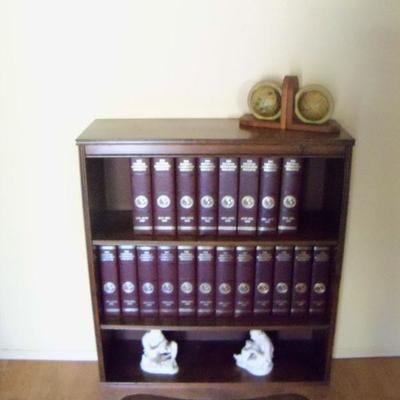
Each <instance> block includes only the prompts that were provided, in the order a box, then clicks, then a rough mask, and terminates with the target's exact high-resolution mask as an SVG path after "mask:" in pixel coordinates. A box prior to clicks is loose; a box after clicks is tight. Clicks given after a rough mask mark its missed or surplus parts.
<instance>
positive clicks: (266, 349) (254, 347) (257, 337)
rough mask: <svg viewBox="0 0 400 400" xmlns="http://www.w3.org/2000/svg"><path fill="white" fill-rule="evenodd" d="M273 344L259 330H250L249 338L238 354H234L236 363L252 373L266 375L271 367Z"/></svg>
mask: <svg viewBox="0 0 400 400" xmlns="http://www.w3.org/2000/svg"><path fill="white" fill-rule="evenodd" d="M273 354H274V346H273V344H272V342H271V339H270V338H269V337H268V336H267V335H266V334H265V332H263V331H260V330H251V331H250V340H246V344H245V346H244V347H243V349H242V351H241V353H240V354H234V355H233V357H234V358H235V360H236V365H237V366H238V367H240V368H243V369H245V370H246V371H248V372H250V373H251V374H252V375H256V376H264V375H268V374H269V373H270V372H271V371H272V368H273V363H272V357H273Z"/></svg>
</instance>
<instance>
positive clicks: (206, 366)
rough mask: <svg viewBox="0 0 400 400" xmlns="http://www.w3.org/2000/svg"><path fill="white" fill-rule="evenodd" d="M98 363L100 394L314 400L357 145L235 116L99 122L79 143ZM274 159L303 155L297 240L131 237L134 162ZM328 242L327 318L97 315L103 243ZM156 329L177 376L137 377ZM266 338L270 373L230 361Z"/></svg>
mask: <svg viewBox="0 0 400 400" xmlns="http://www.w3.org/2000/svg"><path fill="white" fill-rule="evenodd" d="M77 144H78V145H79V153H80V168H81V180H82V196H83V208H84V218H85V231H86V243H87V254H88V266H89V275H90V285H91V297H92V306H93V316H94V323H95V331H96V341H97V352H98V360H99V361H98V365H99V373H100V380H101V385H102V388H103V393H104V398H106V399H119V398H123V397H125V396H129V395H132V394H136V393H147V394H159V395H169V396H171V397H172V396H174V397H182V398H240V397H242V398H250V397H258V396H263V395H267V394H274V393H293V392H296V393H299V394H304V395H307V390H309V388H310V387H312V388H313V390H314V392H313V393H315V388H316V387H318V390H320V391H321V396H322V395H323V393H324V390H325V389H326V388H327V383H329V377H330V369H331V359H332V347H333V340H334V333H335V322H336V311H337V302H338V293H339V285H340V278H341V269H342V258H343V246H344V238H345V227H346V214H347V201H348V192H349V181H350V166H351V154H352V147H353V145H354V140H353V138H352V137H351V136H349V135H348V134H347V133H346V132H345V131H344V130H341V132H340V133H339V134H316V133H310V132H299V131H297V132H294V131H280V130H269V131H261V130H257V129H252V130H243V129H240V128H239V123H238V120H237V119H165V120H145V119H135V120H128V119H127V120H96V121H94V122H93V123H92V124H91V125H90V126H89V127H88V128H87V129H86V130H85V131H84V132H83V133H82V135H81V136H79V138H78V139H77ZM133 155H143V156H158V155H163V156H179V155H194V156H199V155H215V156H222V155H237V156H240V155H242V156H243V155H258V156H263V155H278V156H300V157H304V158H305V171H304V179H305V180H304V184H303V187H304V188H303V202H302V203H303V206H302V209H301V211H300V215H301V217H300V229H299V231H298V232H297V233H291V234H272V235H269V236H267V237H257V236H254V237H250V238H249V237H246V238H243V237H231V238H226V237H225V238H224V237H215V238H214V237H212V238H209V237H207V238H204V237H173V238H171V237H168V238H164V237H160V236H152V237H138V236H136V235H134V233H133V230H132V217H131V198H130V196H131V194H130V192H131V189H130V185H131V183H130V169H129V157H131V156H133ZM243 243H246V244H249V245H263V244H272V245H279V244H287V245H307V244H308V245H329V246H332V247H334V248H335V249H336V252H335V253H336V257H335V261H334V265H333V268H332V274H331V284H330V285H331V287H330V305H329V313H328V316H327V317H325V318H316V317H303V318H293V317H275V316H269V317H264V318H245V319H243V318H241V319H220V318H218V319H214V320H209V319H204V320H201V319H199V320H196V319H193V318H192V319H187V318H186V319H150V318H146V319H140V318H139V319H135V320H122V319H121V320H117V321H111V322H110V321H104V320H103V319H102V317H101V313H100V310H101V307H100V302H101V295H100V291H99V287H100V286H101V285H100V281H99V271H98V268H97V265H96V263H95V262H94V259H93V251H92V249H93V246H95V245H102V244H114V245H120V244H148V245H158V244H169V245H179V244H192V245H213V246H218V245H220V246H222V245H237V244H243ZM152 328H160V329H162V330H163V331H164V333H165V335H166V336H167V338H168V339H175V340H177V341H178V345H179V353H178V363H179V367H180V372H179V373H178V374H177V375H175V376H156V375H149V374H145V373H143V372H142V371H141V370H140V367H139V361H140V356H141V352H142V349H141V343H140V338H141V336H142V335H143V333H144V332H145V331H146V330H148V329H152ZM253 328H256V329H263V330H265V331H266V332H267V333H268V334H270V335H271V337H272V339H273V342H274V345H275V350H276V353H275V354H276V355H275V358H274V370H273V372H272V373H271V374H270V375H269V376H267V377H261V378H260V377H254V376H251V375H249V374H248V373H246V372H245V371H242V370H241V369H239V368H237V367H236V366H235V363H234V360H233V357H232V354H233V353H234V352H239V351H240V349H241V347H242V345H243V343H244V339H245V338H246V336H247V334H248V330H249V329H253Z"/></svg>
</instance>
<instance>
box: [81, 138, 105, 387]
mask: <svg viewBox="0 0 400 400" xmlns="http://www.w3.org/2000/svg"><path fill="white" fill-rule="evenodd" d="M79 164H80V174H81V191H82V204H83V215H84V226H85V238H86V253H87V262H88V272H89V282H90V296H91V301H92V311H93V321H94V326H95V338H96V349H97V356H98V366H99V374H100V380H101V381H104V380H105V372H104V360H103V348H102V341H101V330H100V315H99V309H100V307H99V302H100V291H99V288H98V285H97V282H99V277H98V276H97V274H98V272H97V268H96V260H95V254H94V251H93V246H92V234H91V218H90V202H89V193H88V174H87V169H86V166H87V165H86V154H85V149H84V147H83V146H79Z"/></svg>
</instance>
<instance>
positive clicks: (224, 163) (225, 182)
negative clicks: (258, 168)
mask: <svg viewBox="0 0 400 400" xmlns="http://www.w3.org/2000/svg"><path fill="white" fill-rule="evenodd" d="M238 164H239V161H238V159H237V158H227V157H221V158H220V160H219V201H218V233H219V234H220V235H234V234H235V233H236V230H237V210H238V205H237V197H238Z"/></svg>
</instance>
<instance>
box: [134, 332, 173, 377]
mask: <svg viewBox="0 0 400 400" xmlns="http://www.w3.org/2000/svg"><path fill="white" fill-rule="evenodd" d="M142 345H143V355H142V360H141V361H140V368H141V369H142V370H143V371H145V372H149V373H151V374H168V375H173V374H176V373H177V372H178V369H179V368H178V364H177V363H176V360H175V359H176V355H177V354H178V345H177V344H176V342H173V341H171V342H168V340H167V339H166V338H165V336H164V335H163V333H162V332H161V331H160V330H158V329H152V330H151V331H149V332H146V333H145V334H144V335H143V337H142Z"/></svg>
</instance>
